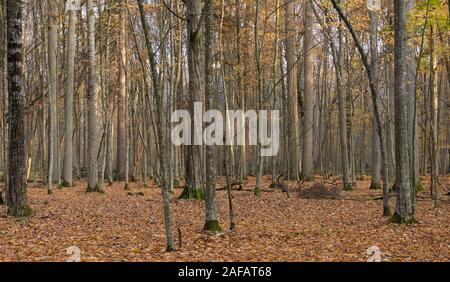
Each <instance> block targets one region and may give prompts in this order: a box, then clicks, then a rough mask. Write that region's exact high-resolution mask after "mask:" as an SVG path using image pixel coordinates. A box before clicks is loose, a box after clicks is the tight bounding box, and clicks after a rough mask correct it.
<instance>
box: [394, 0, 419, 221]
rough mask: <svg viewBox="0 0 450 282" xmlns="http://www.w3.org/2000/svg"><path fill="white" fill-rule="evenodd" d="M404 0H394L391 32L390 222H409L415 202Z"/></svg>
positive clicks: (412, 217)
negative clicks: (392, 189)
mask: <svg viewBox="0 0 450 282" xmlns="http://www.w3.org/2000/svg"><path fill="white" fill-rule="evenodd" d="M406 4H407V3H406V2H405V1H402V0H395V2H394V11H395V20H394V33H395V50H394V54H395V71H394V72H395V73H394V76H395V82H394V86H395V93H394V94H395V144H397V146H396V147H395V158H396V174H395V175H396V188H397V204H396V211H395V214H394V216H393V217H392V218H391V221H392V222H396V223H413V222H416V219H415V218H414V209H415V207H414V206H415V203H414V201H413V199H414V198H413V196H412V195H411V194H412V193H414V191H413V189H412V187H411V183H410V165H409V161H410V160H409V157H408V146H405V144H408V132H407V131H408V128H407V125H408V123H407V102H408V93H407V88H406V77H405V75H406V61H405V59H406V58H405V57H406V52H405V51H406V49H405V48H406V46H407V44H408V40H407V36H406V35H407V34H406V27H407V14H406V11H407V9H406Z"/></svg>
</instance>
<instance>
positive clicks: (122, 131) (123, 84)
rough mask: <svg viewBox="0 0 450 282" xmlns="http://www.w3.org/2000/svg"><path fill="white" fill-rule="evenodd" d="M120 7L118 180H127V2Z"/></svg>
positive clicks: (122, 2)
mask: <svg viewBox="0 0 450 282" xmlns="http://www.w3.org/2000/svg"><path fill="white" fill-rule="evenodd" d="M119 5H120V7H119V9H120V10H119V57H118V69H119V93H118V95H119V96H118V99H117V180H119V181H123V180H125V177H126V176H125V173H126V161H127V160H126V152H127V148H126V147H127V145H126V143H127V141H126V139H127V135H128V133H127V132H128V130H127V128H126V121H125V120H126V113H127V100H126V95H127V77H126V65H127V57H126V17H127V14H126V9H125V8H126V7H125V0H120V4H119Z"/></svg>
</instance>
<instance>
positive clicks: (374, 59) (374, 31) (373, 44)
mask: <svg viewBox="0 0 450 282" xmlns="http://www.w3.org/2000/svg"><path fill="white" fill-rule="evenodd" d="M369 16H370V63H371V68H372V74H373V77H374V81H375V87H376V88H377V89H378V80H379V75H378V66H379V64H378V15H377V14H376V13H375V12H373V11H370V12H369ZM378 99H380V97H378ZM372 121H373V122H372V128H373V129H372V167H371V168H372V183H371V184H370V189H381V152H380V136H379V135H378V130H377V121H376V119H375V117H374V118H373V119H372Z"/></svg>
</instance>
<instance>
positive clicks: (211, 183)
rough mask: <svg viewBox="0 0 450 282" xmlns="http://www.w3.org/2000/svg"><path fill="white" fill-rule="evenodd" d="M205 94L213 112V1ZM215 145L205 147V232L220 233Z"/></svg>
mask: <svg viewBox="0 0 450 282" xmlns="http://www.w3.org/2000/svg"><path fill="white" fill-rule="evenodd" d="M204 9H205V12H204V13H205V94H206V110H207V111H209V110H213V109H214V105H215V91H214V79H213V71H214V66H213V65H214V61H213V54H212V53H213V42H214V34H213V26H212V24H213V23H212V17H213V1H212V0H206V2H205V7H204ZM216 151H217V150H216V148H215V145H209V146H206V195H205V200H206V220H205V230H207V231H213V232H218V231H221V228H220V225H219V222H218V221H217V207H216V206H217V204H216V168H215V166H216V163H215V159H214V158H215V155H216Z"/></svg>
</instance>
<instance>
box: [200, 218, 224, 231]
mask: <svg viewBox="0 0 450 282" xmlns="http://www.w3.org/2000/svg"><path fill="white" fill-rule="evenodd" d="M204 230H205V231H209V232H220V231H222V228H220V225H219V222H218V221H217V220H208V221H206V223H205V227H204Z"/></svg>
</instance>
